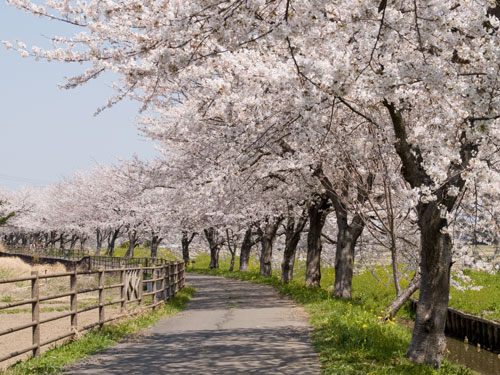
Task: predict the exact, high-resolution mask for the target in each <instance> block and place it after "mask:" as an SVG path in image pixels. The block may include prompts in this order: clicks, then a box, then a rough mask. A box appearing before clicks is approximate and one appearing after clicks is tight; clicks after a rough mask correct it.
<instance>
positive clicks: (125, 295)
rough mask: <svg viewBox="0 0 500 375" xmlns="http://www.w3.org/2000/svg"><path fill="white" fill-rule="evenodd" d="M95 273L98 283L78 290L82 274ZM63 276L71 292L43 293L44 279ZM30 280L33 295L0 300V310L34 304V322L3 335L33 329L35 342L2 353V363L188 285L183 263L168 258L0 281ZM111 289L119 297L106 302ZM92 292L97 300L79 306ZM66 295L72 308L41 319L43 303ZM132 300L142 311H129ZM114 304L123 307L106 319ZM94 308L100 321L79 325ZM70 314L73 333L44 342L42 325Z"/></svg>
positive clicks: (153, 304)
mask: <svg viewBox="0 0 500 375" xmlns="http://www.w3.org/2000/svg"><path fill="white" fill-rule="evenodd" d="M92 275H94V277H96V278H97V286H96V287H91V288H86V289H80V290H79V289H78V287H77V285H78V280H79V279H80V278H81V277H83V276H87V277H89V276H90V277H91V276H92ZM63 277H69V289H68V291H66V292H63V293H58V294H53V295H49V296H45V295H42V294H41V289H42V288H41V283H40V281H41V280H44V279H45V280H48V279H55V278H63ZM118 277H119V280H120V282H118V283H116V282H115V281H116V279H117V278H118ZM27 281H29V282H31V287H30V288H31V298H30V299H26V300H23V301H15V302H8V303H0V311H2V310H7V309H11V308H14V307H19V306H23V305H31V314H32V317H31V322H29V323H25V324H22V325H18V326H16V327H12V328H8V329H5V330H3V331H0V337H2V336H5V335H8V334H11V333H15V332H18V331H21V330H25V329H30V328H31V336H32V345H30V346H27V347H24V348H22V349H20V350H16V351H13V352H11V353H8V354H5V355H1V356H0V362H3V361H6V360H8V359H11V358H13V357H17V356H18V355H21V354H24V353H27V352H30V351H31V352H32V355H33V356H39V355H40V352H41V348H42V347H43V346H46V345H49V344H52V343H55V342H57V341H60V340H63V339H66V338H70V337H73V336H76V335H78V334H79V333H80V332H82V331H86V330H89V329H91V328H93V327H96V326H102V325H103V324H106V323H109V322H111V321H113V320H116V319H119V318H122V317H125V316H130V315H133V314H135V313H139V312H142V311H144V310H145V309H156V308H157V307H158V306H159V305H160V304H162V303H165V302H166V301H169V300H170V299H172V298H173V297H174V296H175V294H176V293H177V292H178V291H179V290H181V289H182V288H183V287H184V286H185V273H184V262H182V261H180V262H179V261H175V262H172V261H170V262H168V261H167V262H165V263H164V264H161V265H149V266H147V267H144V266H143V265H142V264H139V265H138V266H137V267H128V268H127V267H125V265H122V267H120V268H114V269H113V268H110V269H105V268H101V269H99V270H91V271H76V270H75V271H72V272H63V273H57V274H47V275H41V274H39V273H38V272H36V271H33V272H32V273H31V276H26V277H19V278H11V279H0V284H11V283H20V282H27ZM112 289H119V293H118V295H119V298H117V299H112V300H111V301H108V302H106V299H105V295H104V293H105V291H106V290H112ZM91 292H97V294H98V303H97V304H94V305H91V306H86V307H81V308H78V296H80V295H82V294H84V293H91ZM63 297H69V311H66V312H63V313H61V314H58V315H57V316H53V317H49V318H44V319H42V318H41V313H40V311H41V309H40V303H41V302H45V301H49V300H55V299H59V298H63ZM147 297H150V298H147ZM132 303H137V306H139V307H140V309H137V310H139V311H135V312H131V311H128V310H127V306H128V305H130V304H132ZM112 305H119V306H120V314H119V315H117V316H113V317H109V318H107V317H106V313H105V311H106V310H105V307H107V306H112ZM91 310H97V311H98V318H97V320H96V321H94V322H91V323H90V324H87V325H85V326H83V327H80V328H79V327H78V316H79V314H81V313H83V312H87V311H91ZM68 317H69V318H70V327H71V331H70V332H67V333H64V334H62V335H58V336H57V337H51V338H50V339H48V340H45V341H42V340H41V335H40V328H41V326H42V325H43V324H46V323H48V322H52V321H55V320H59V319H63V318H68Z"/></svg>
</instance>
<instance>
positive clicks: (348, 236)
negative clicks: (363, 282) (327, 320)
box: [333, 215, 364, 299]
mask: <svg viewBox="0 0 500 375" xmlns="http://www.w3.org/2000/svg"><path fill="white" fill-rule="evenodd" d="M355 225H356V224H355ZM337 227H338V233H337V251H336V254H335V285H334V289H333V296H334V297H335V298H342V299H350V298H351V297H352V276H353V274H354V250H355V248H356V242H357V240H358V238H359V236H360V235H361V232H362V231H363V228H364V226H363V225H362V224H361V221H359V222H358V224H357V225H356V226H349V225H348V224H347V217H346V218H345V220H339V216H338V215H337Z"/></svg>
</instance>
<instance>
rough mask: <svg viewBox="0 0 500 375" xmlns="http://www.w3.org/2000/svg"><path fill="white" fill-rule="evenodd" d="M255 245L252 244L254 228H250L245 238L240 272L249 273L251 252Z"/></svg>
mask: <svg viewBox="0 0 500 375" xmlns="http://www.w3.org/2000/svg"><path fill="white" fill-rule="evenodd" d="M254 244H255V243H254V242H252V226H250V227H248V229H247V230H246V232H245V236H244V237H243V242H242V243H241V250H240V272H246V271H248V263H249V262H250V251H251V250H252V246H253V245H254Z"/></svg>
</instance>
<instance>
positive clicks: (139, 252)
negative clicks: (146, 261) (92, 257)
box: [101, 243, 179, 260]
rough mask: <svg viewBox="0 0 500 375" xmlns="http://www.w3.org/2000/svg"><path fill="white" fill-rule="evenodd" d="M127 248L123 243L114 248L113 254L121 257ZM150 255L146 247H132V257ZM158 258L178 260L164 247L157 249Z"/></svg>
mask: <svg viewBox="0 0 500 375" xmlns="http://www.w3.org/2000/svg"><path fill="white" fill-rule="evenodd" d="M127 249H128V244H127V243H124V244H122V245H121V246H119V247H116V248H115V252H114V256H115V257H122V256H124V255H125V253H126V252H127ZM101 253H104V249H103V250H102V251H101ZM150 255H151V250H150V249H149V248H148V247H136V248H135V249H134V258H148V257H149V256H150ZM157 256H158V258H165V259H168V260H179V259H178V258H176V256H175V255H174V254H173V253H171V252H170V251H168V250H167V249H166V248H164V247H160V248H159V249H158V254H157Z"/></svg>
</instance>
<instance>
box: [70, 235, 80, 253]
mask: <svg viewBox="0 0 500 375" xmlns="http://www.w3.org/2000/svg"><path fill="white" fill-rule="evenodd" d="M77 242H78V235H76V234H73V235H72V236H71V239H70V241H69V249H70V250H74V249H75V245H76V243H77Z"/></svg>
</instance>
